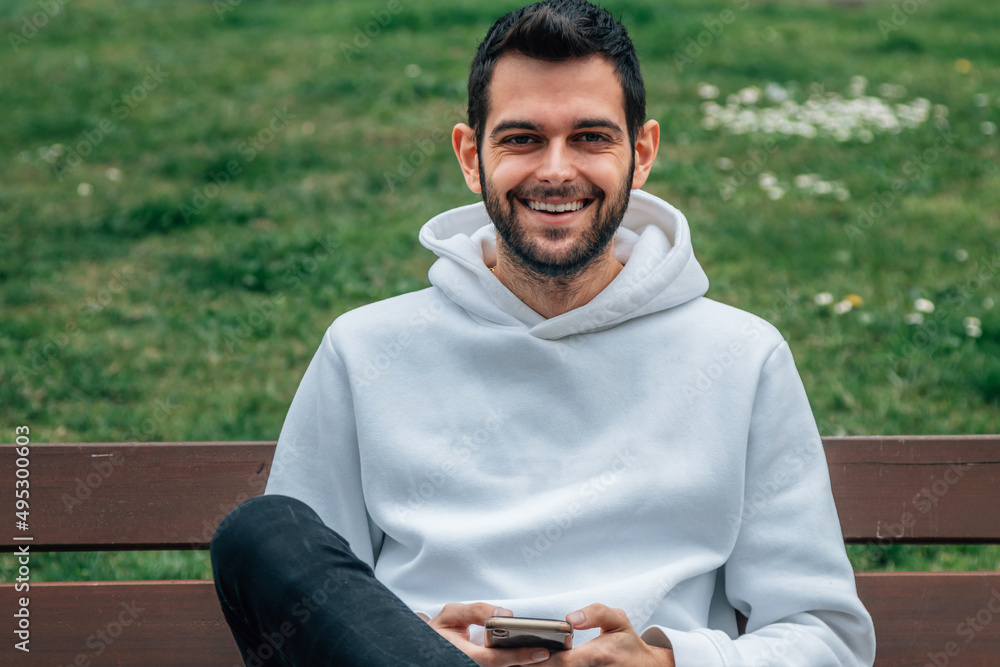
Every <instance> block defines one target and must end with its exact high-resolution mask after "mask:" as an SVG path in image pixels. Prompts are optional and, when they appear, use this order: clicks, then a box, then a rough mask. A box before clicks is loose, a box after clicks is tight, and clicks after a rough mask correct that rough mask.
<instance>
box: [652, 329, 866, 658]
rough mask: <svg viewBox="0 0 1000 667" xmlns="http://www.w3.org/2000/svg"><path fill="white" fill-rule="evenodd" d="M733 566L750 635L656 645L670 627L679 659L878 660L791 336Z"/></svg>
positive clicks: (768, 379)
mask: <svg viewBox="0 0 1000 667" xmlns="http://www.w3.org/2000/svg"><path fill="white" fill-rule="evenodd" d="M724 574H725V576H724V577H723V578H721V579H724V581H725V595H726V598H727V599H728V601H729V604H731V605H732V607H733V608H735V609H738V610H739V611H740V612H742V613H743V614H744V615H745V616H747V617H748V618H749V621H748V624H747V632H746V634H745V635H743V636H741V637H739V638H736V639H733V638H731V637H730V636H729V635H728V634H726V633H725V632H723V631H721V630H710V629H699V630H694V631H691V632H680V631H676V630H670V629H668V628H655V627H654V628H650V629H647V630H646V631H645V632H644V633H643V635H644V637H645V638H647V639H648V640H649V641H650V643H654V644H658V643H660V642H659V641H657V639H660V641H662V638H663V635H666V637H667V638H668V640H669V642H670V644H671V646H672V648H673V650H674V657H675V660H676V663H677V666H678V667H757V666H762V665H767V666H768V667H779V666H780V667H786V666H787V667H802V665H809V667H861V666H867V667H870V665H872V663H873V662H874V659H875V633H874V628H873V626H872V622H871V617H870V616H869V614H868V612H867V611H866V610H865V608H864V606H863V605H862V604H861V601H860V600H859V599H858V596H857V591H856V587H855V582H854V572H853V570H852V568H851V564H850V561H849V560H848V558H847V553H846V550H845V549H844V542H843V534H842V533H841V529H840V522H839V520H838V517H837V509H836V507H835V506H834V502H833V495H832V492H831V488H830V476H829V471H828V469H827V463H826V456H825V454H824V452H823V445H822V441H821V440H820V437H819V433H818V430H817V428H816V424H815V421H814V419H813V416H812V411H811V410H810V408H809V403H808V400H807V398H806V394H805V390H804V388H803V386H802V381H801V379H800V378H799V375H798V372H797V371H796V369H795V363H794V361H793V359H792V355H791V351H790V350H789V348H788V345H787V344H786V343H785V342H784V341H782V342H781V343H780V344H779V345H778V347H777V348H775V349H774V351H773V352H772V353H771V355H770V357H769V358H768V360H767V362H766V363H765V364H764V366H763V370H762V372H761V376H760V379H759V383H758V387H757V392H756V396H755V398H754V405H753V412H752V417H751V424H750V431H749V434H748V442H747V459H746V479H745V485H744V489H743V510H742V516H741V521H740V528H739V533H738V535H737V538H736V543H735V545H734V547H733V551H732V554H731V555H730V557H729V560H728V561H727V563H726V565H725V573H724ZM651 630H652V631H653V632H650V631H651ZM656 630H659V631H660V632H662V633H663V635H660V633H659V632H656Z"/></svg>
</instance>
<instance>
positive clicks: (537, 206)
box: [521, 199, 593, 213]
mask: <svg viewBox="0 0 1000 667" xmlns="http://www.w3.org/2000/svg"><path fill="white" fill-rule="evenodd" d="M521 201H522V203H523V204H524V205H525V206H527V207H528V208H530V209H531V210H532V211H541V212H542V213H572V212H574V211H579V210H581V209H582V208H584V207H586V206H587V205H588V204H590V202H592V201H593V200H592V199H578V200H576V201H570V202H565V203H562V204H549V203H546V202H542V201H536V200H534V199H522V200H521Z"/></svg>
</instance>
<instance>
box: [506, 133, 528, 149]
mask: <svg viewBox="0 0 1000 667" xmlns="http://www.w3.org/2000/svg"><path fill="white" fill-rule="evenodd" d="M534 141H535V139H534V137H531V136H529V135H527V134H515V135H513V136H510V137H507V138H506V139H504V140H503V142H502V143H505V144H513V145H514V146H527V145H528V144H530V143H533V142H534Z"/></svg>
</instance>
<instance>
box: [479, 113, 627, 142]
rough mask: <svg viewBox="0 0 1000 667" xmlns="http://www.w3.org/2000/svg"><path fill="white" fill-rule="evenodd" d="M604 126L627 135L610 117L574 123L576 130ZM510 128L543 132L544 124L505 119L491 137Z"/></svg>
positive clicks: (617, 133) (585, 119) (615, 132)
mask: <svg viewBox="0 0 1000 667" xmlns="http://www.w3.org/2000/svg"><path fill="white" fill-rule="evenodd" d="M596 127H600V128H604V129H605V130H610V131H611V132H613V133H614V134H616V135H617V136H619V137H623V136H625V132H624V131H623V130H622V128H621V126H620V125H618V123H616V122H614V121H613V120H610V119H608V118H581V119H579V120H578V121H576V122H575V123H573V129H574V130H586V129H590V128H596ZM510 130H528V131H529V132H542V131H543V130H544V126H542V125H539V124H538V123H533V122H531V121H528V120H505V121H501V122H500V123H497V126H496V127H494V128H493V131H492V132H490V139H493V138H494V137H496V136H497V135H498V134H502V133H503V132H508V131H510Z"/></svg>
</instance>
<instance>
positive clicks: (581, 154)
mask: <svg viewBox="0 0 1000 667" xmlns="http://www.w3.org/2000/svg"><path fill="white" fill-rule="evenodd" d="M478 160H479V181H480V183H479V185H480V189H481V190H482V192H483V199H484V201H485V203H486V209H487V211H488V213H489V215H490V218H491V219H492V220H493V223H494V224H495V226H496V228H497V231H498V233H499V234H500V237H501V239H502V240H503V242H504V244H505V245H506V246H507V247H508V248H509V250H510V251H511V252H512V254H513V255H514V256H515V258H516V259H517V260H518V261H520V262H521V263H522V264H524V265H525V266H527V267H528V268H530V269H531V270H532V271H534V272H536V273H539V274H542V275H549V276H560V275H568V274H572V273H575V272H577V271H579V270H581V269H583V268H584V267H585V266H587V265H588V264H589V263H590V262H591V261H592V260H593V259H594V258H596V257H597V256H599V255H600V254H601V253H602V251H604V250H605V249H607V246H608V242H609V241H610V240H611V238H612V237H613V236H614V233H615V231H616V230H617V229H618V226H619V225H620V224H621V220H622V217H623V216H624V215H625V210H626V208H627V207H628V198H629V190H630V189H631V188H632V187H638V186H634V185H633V171H634V166H635V153H634V151H633V150H632V147H631V144H630V143H629V137H628V130H627V126H626V120H625V104H624V96H623V93H622V87H621V84H620V83H619V80H618V77H617V75H616V74H615V71H614V67H613V65H612V64H611V63H610V62H609V61H608V60H606V59H604V58H602V57H598V56H594V57H590V58H581V59H574V60H569V61H565V62H556V63H553V62H546V61H542V60H535V59H531V58H527V57H524V56H520V55H517V54H506V55H504V56H503V57H501V59H500V60H499V62H498V63H497V65H496V69H495V70H494V74H493V80H492V82H491V85H490V108H489V114H488V116H487V118H486V122H485V125H484V130H483V139H482V145H481V146H479V150H478Z"/></svg>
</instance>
